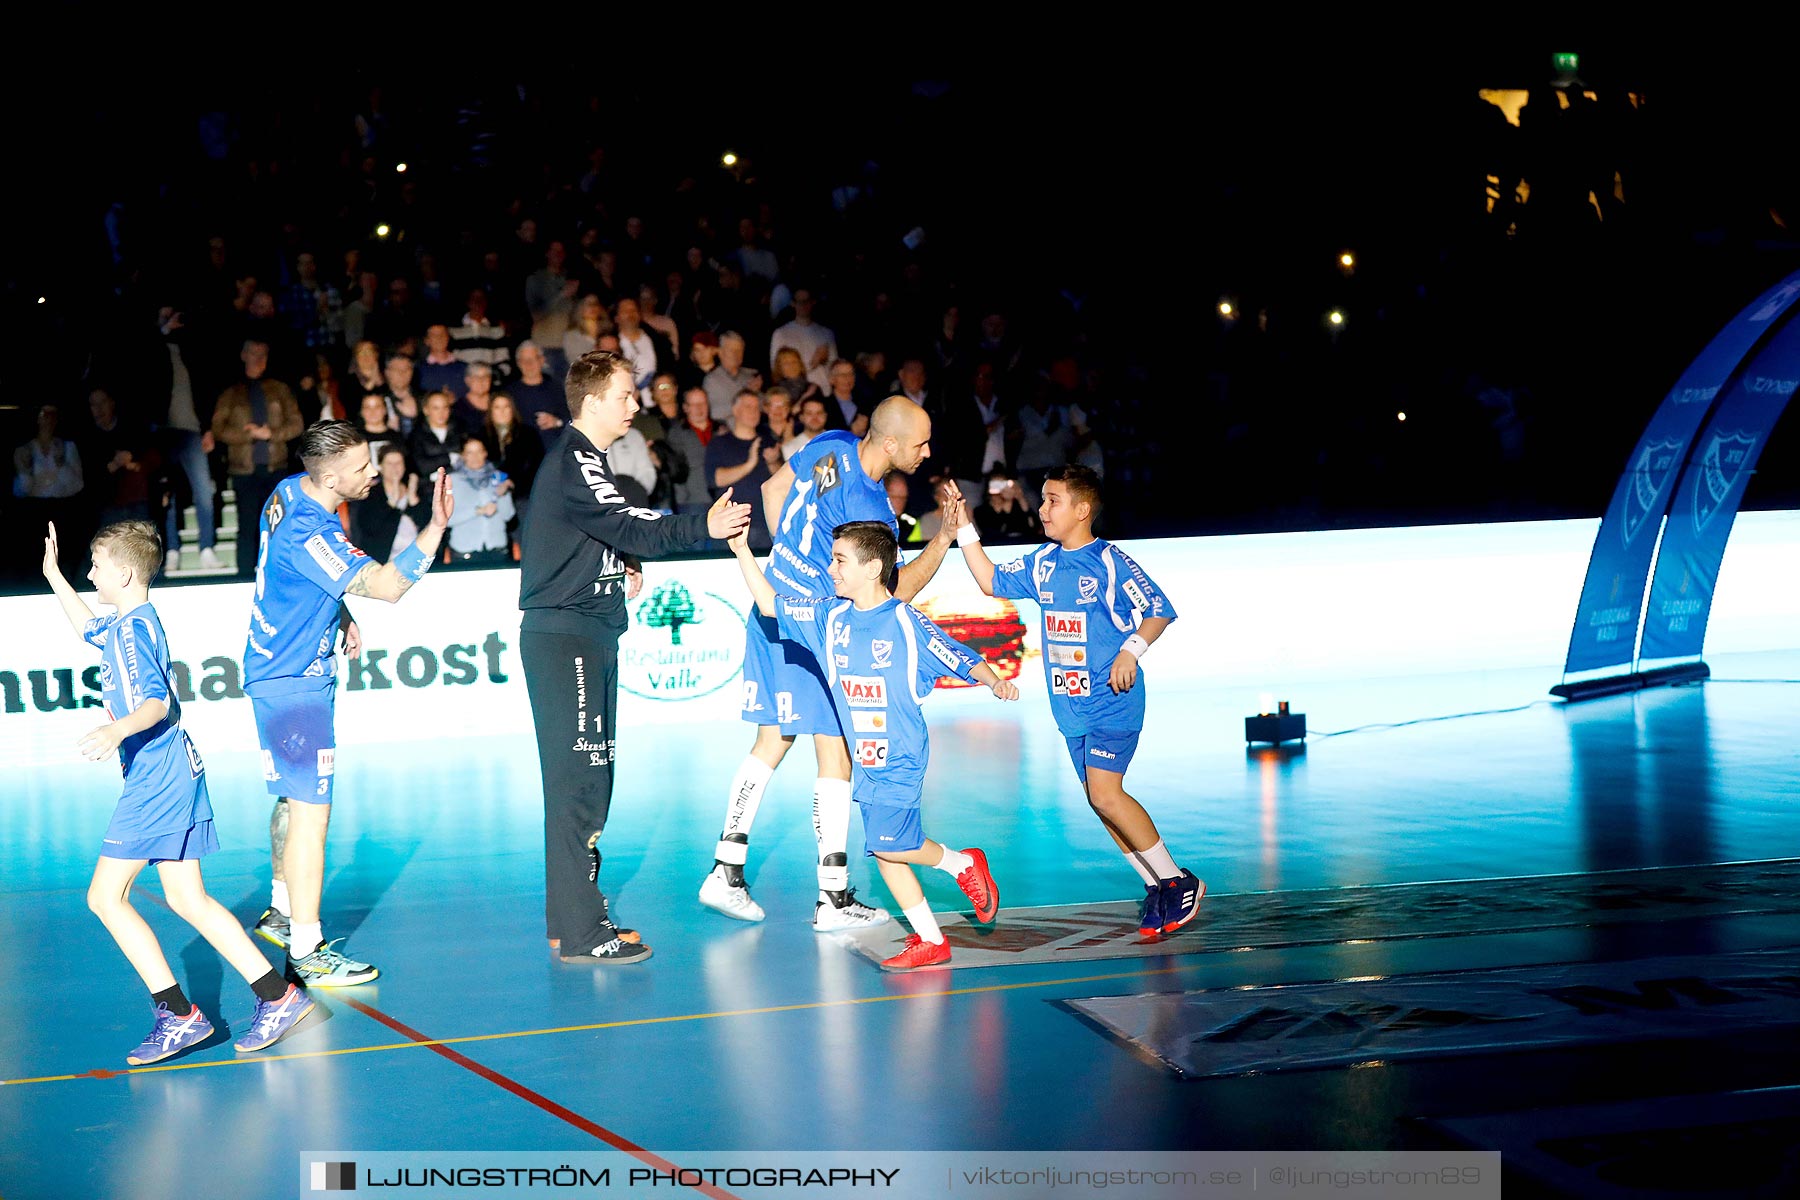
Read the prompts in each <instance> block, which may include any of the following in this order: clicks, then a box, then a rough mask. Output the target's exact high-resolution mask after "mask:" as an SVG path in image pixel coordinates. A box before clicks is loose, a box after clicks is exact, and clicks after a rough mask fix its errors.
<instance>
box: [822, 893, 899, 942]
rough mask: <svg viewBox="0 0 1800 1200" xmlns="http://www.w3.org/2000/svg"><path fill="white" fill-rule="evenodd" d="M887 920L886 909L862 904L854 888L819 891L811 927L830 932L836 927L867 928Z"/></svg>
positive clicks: (836, 928)
mask: <svg viewBox="0 0 1800 1200" xmlns="http://www.w3.org/2000/svg"><path fill="white" fill-rule="evenodd" d="M886 920H889V917H888V910H887V909H885V908H875V907H873V906H871V905H868V904H864V903H863V902H862V901H860V900H858V899H857V898H856V889H855V888H845V889H844V890H843V891H841V892H821V893H820V900H819V902H818V903H817V904H815V905H813V921H812V926H813V929H814V930H815V931H817V932H819V933H831V932H833V931H834V930H838V929H867V928H869V927H870V926H872V925H880V924H881V923H882V922H884V921H886Z"/></svg>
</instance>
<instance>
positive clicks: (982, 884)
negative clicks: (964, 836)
mask: <svg viewBox="0 0 1800 1200" xmlns="http://www.w3.org/2000/svg"><path fill="white" fill-rule="evenodd" d="M963 853H964V854H966V855H968V856H969V857H970V858H972V859H974V860H975V861H974V862H973V863H971V864H969V866H968V867H967V868H966V869H965V870H964V871H963V873H962V874H961V875H958V876H957V877H956V886H957V887H959V888H961V889H962V890H963V895H965V896H967V897H968V898H969V902H970V903H971V904H973V905H974V906H975V919H976V920H977V921H980V922H981V923H982V924H983V925H988V924H991V923H992V922H993V920H994V914H995V913H998V912H999V911H1000V889H999V888H998V887H995V886H994V874H993V872H992V871H989V870H988V861H987V855H986V854H984V853H983V852H982V851H980V850H978V849H976V848H975V847H973V846H970V847H969V848H968V849H967V850H964V851H963Z"/></svg>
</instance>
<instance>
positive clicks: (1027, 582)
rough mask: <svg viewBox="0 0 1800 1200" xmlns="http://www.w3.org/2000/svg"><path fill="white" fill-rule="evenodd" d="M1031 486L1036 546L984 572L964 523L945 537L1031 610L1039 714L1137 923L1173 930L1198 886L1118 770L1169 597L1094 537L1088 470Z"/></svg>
mask: <svg viewBox="0 0 1800 1200" xmlns="http://www.w3.org/2000/svg"><path fill="white" fill-rule="evenodd" d="M1043 495H1044V500H1043V503H1042V505H1040V506H1039V508H1038V517H1039V519H1040V520H1042V521H1043V524H1044V536H1046V537H1048V538H1049V539H1050V542H1049V543H1048V544H1047V545H1044V546H1040V547H1039V548H1037V549H1036V550H1033V551H1031V552H1030V553H1029V554H1027V555H1025V557H1023V558H1021V559H1017V560H1015V561H1013V562H1009V563H1007V564H1006V565H1005V566H1003V567H1000V568H998V569H996V568H995V567H994V564H993V562H992V561H991V560H990V559H989V558H988V556H987V552H986V551H984V550H983V549H982V548H981V535H980V533H978V532H977V531H976V529H975V526H974V525H972V524H971V525H964V526H963V527H962V528H961V529H959V530H957V533H956V540H957V544H958V545H960V546H961V547H962V551H963V559H964V560H965V561H966V562H967V563H968V564H969V572H970V573H971V574H972V575H974V576H975V582H976V583H978V584H980V585H981V590H982V591H984V592H986V593H987V594H988V595H990V596H998V597H1001V598H1002V599H1006V600H1034V601H1036V602H1037V603H1038V604H1039V605H1040V606H1041V607H1042V610H1043V622H1044V623H1043V647H1044V674H1045V676H1046V677H1047V679H1048V682H1049V684H1050V712H1051V715H1052V716H1054V717H1055V718H1056V725H1057V728H1058V729H1060V730H1062V734H1063V738H1064V739H1065V740H1066V741H1067V742H1068V744H1069V757H1070V758H1071V759H1073V760H1074V762H1075V774H1076V775H1077V776H1078V777H1079V778H1080V779H1081V783H1082V786H1083V787H1084V788H1085V789H1086V791H1087V797H1088V803H1089V804H1090V805H1092V806H1093V809H1094V812H1095V814H1096V815H1097V816H1098V817H1099V818H1100V823H1101V824H1102V825H1104V826H1106V832H1107V833H1109V834H1111V835H1112V839H1113V841H1114V842H1116V843H1117V844H1118V847H1119V849H1120V850H1121V851H1123V852H1124V855H1125V861H1127V862H1129V863H1130V864H1131V865H1132V868H1133V869H1134V870H1136V871H1137V873H1138V877H1139V878H1140V879H1142V880H1143V881H1144V907H1143V911H1142V913H1141V914H1140V915H1139V919H1138V931H1139V932H1140V933H1142V934H1143V935H1144V936H1145V937H1151V936H1156V935H1160V934H1165V933H1174V932H1175V931H1176V930H1178V929H1180V928H1181V927H1182V926H1183V925H1186V924H1187V923H1188V922H1189V921H1191V920H1193V919H1194V914H1195V913H1196V912H1198V911H1199V907H1200V897H1201V896H1204V895H1205V894H1206V885H1205V884H1204V883H1202V882H1201V881H1200V880H1198V879H1195V878H1194V873H1193V872H1192V871H1184V870H1182V869H1181V868H1179V867H1177V866H1176V865H1175V860H1174V858H1173V857H1171V856H1170V854H1169V850H1168V847H1166V846H1164V845H1163V842H1162V835H1161V834H1159V833H1157V831H1156V822H1154V821H1152V820H1151V819H1150V814H1149V813H1147V812H1145V811H1144V806H1143V805H1141V804H1139V803H1138V802H1137V801H1136V800H1135V799H1134V798H1132V796H1131V794H1130V793H1129V792H1127V791H1126V790H1125V768H1126V767H1128V766H1130V765H1131V756H1132V755H1133V754H1134V753H1135V752H1136V751H1137V743H1138V734H1139V733H1141V732H1142V731H1143V728H1144V688H1143V686H1142V685H1141V681H1140V680H1139V678H1138V662H1139V660H1140V659H1142V658H1143V657H1144V655H1145V654H1146V653H1147V652H1148V651H1149V649H1150V646H1151V643H1153V642H1155V641H1156V639H1157V638H1158V637H1159V636H1161V634H1162V631H1163V630H1165V629H1167V628H1168V627H1169V622H1170V621H1173V620H1174V619H1175V615H1176V614H1175V606H1174V605H1172V604H1170V603H1169V601H1168V598H1167V597H1166V596H1164V595H1163V594H1162V591H1161V589H1159V588H1158V587H1157V586H1156V584H1155V583H1153V582H1151V579H1150V576H1148V575H1146V574H1144V570H1143V568H1142V567H1140V566H1138V565H1137V563H1135V562H1133V561H1132V560H1131V556H1130V555H1128V554H1126V553H1125V552H1124V551H1123V550H1121V549H1119V548H1118V547H1117V546H1114V545H1113V544H1112V543H1110V542H1107V541H1105V540H1104V539H1102V538H1097V537H1095V536H1094V516H1095V514H1096V513H1097V512H1098V511H1099V509H1100V477H1099V476H1098V475H1096V474H1094V472H1093V470H1092V469H1091V468H1089V467H1082V466H1067V467H1060V468H1057V469H1055V470H1052V471H1051V472H1050V473H1049V474H1048V475H1047V476H1045V479H1044V489H1043ZM1101 671H1104V672H1105V673H1104V674H1101V673H1099V672H1101Z"/></svg>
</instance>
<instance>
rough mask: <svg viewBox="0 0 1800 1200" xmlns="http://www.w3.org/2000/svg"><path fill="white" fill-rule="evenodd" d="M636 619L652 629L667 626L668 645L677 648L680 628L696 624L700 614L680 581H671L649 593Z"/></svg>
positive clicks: (679, 640) (690, 595) (692, 598)
mask: <svg viewBox="0 0 1800 1200" xmlns="http://www.w3.org/2000/svg"><path fill="white" fill-rule="evenodd" d="M638 618H639V619H640V620H641V621H643V623H644V624H646V625H648V626H650V627H651V628H652V629H661V628H662V627H663V626H665V625H666V626H668V629H669V643H670V644H671V645H675V646H679V645H681V627H682V626H683V625H688V624H695V623H698V622H699V620H700V613H699V611H698V610H697V609H695V607H694V597H693V594H692V593H691V592H689V591H688V590H687V587H686V586H685V585H684V584H682V583H681V581H680V580H676V579H671V580H670V581H669V582H667V583H665V584H661V585H660V586H658V587H657V589H656V590H655V591H654V592H651V593H650V598H649V599H648V600H646V601H644V604H643V607H641V608H640V609H638Z"/></svg>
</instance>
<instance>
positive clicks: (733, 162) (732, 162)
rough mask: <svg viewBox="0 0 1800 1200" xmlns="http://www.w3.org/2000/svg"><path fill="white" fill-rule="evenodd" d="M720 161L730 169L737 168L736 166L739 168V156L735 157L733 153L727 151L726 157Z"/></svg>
mask: <svg viewBox="0 0 1800 1200" xmlns="http://www.w3.org/2000/svg"><path fill="white" fill-rule="evenodd" d="M719 161H720V162H722V163H724V164H725V165H726V166H728V167H735V166H737V155H735V154H733V153H732V152H731V151H729V150H727V151H726V152H725V157H724V158H721V159H720V160H719Z"/></svg>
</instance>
